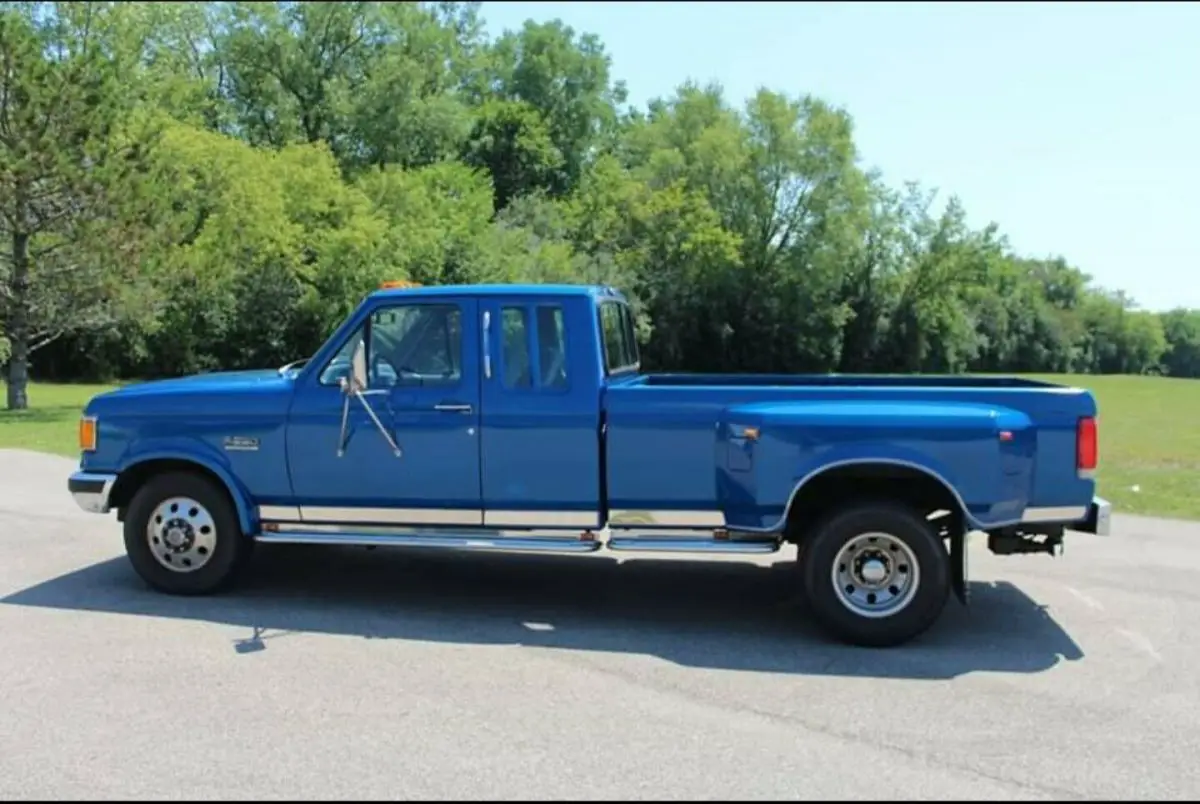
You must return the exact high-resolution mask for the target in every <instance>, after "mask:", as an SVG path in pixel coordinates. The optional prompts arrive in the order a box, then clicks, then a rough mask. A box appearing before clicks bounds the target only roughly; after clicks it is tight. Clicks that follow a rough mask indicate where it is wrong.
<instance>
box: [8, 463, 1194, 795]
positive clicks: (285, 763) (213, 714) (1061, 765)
mask: <svg viewBox="0 0 1200 804" xmlns="http://www.w3.org/2000/svg"><path fill="white" fill-rule="evenodd" d="M72 467H73V462H72V461H68V460H64V459H61V458H54V457H50V456H45V455H38V454H33V453H28V452H19V451H0V702H2V703H0V797H3V798H5V799H15V798H43V799H49V798H56V797H63V798H84V797H87V798H124V797H131V798H171V799H185V798H232V797H237V798H264V799H284V798H295V797H303V798H323V797H330V798H341V799H347V798H363V797H371V798H469V799H481V798H493V797H499V798H524V797H528V798H533V799H549V798H573V799H580V798H586V799H599V798H655V799H679V798H704V799H715V798H722V799H726V800H728V798H727V797H733V798H825V797H837V798H869V799H877V800H878V799H889V800H894V799H913V798H936V799H959V798H966V799H985V798H988V799H995V798H1009V799H1013V798H1021V799H1044V798H1053V799H1070V798H1145V799H1151V798H1157V799H1162V798H1173V799H1194V798H1195V797H1196V796H1197V795H1200V762H1197V758H1196V757H1197V750H1198V749H1200V672H1197V666H1198V665H1197V662H1200V618H1198V615H1200V585H1197V584H1196V583H1193V581H1194V580H1195V579H1196V578H1197V577H1200V576H1198V574H1197V571H1198V568H1200V524H1189V523H1180V522H1171V521H1165V520H1150V519H1140V518H1129V517H1120V516H1118V517H1116V519H1115V525H1114V534H1113V535H1112V536H1111V537H1109V538H1107V539H1103V538H1098V537H1094V536H1086V535H1082V534H1072V535H1071V536H1070V537H1069V541H1068V544H1067V549H1066V555H1065V556H1063V557H1061V558H1050V557H1047V556H1016V557H1008V558H999V557H995V556H992V555H990V554H989V553H987V551H986V549H985V548H984V546H983V545H982V544H977V545H975V546H974V547H973V549H972V554H971V571H972V575H973V582H972V587H971V594H972V605H971V608H970V609H963V608H962V607H960V606H959V605H958V604H957V602H952V603H951V604H950V605H949V607H948V609H947V611H946V614H945V616H944V617H943V618H942V620H941V622H940V623H939V624H938V626H936V627H935V629H934V630H933V631H931V632H930V633H929V634H928V635H927V636H926V637H924V638H923V639H921V640H920V641H918V642H916V643H913V644H910V645H908V646H905V647H902V648H899V649H893V650H889V651H869V650H862V649H852V648H847V647H843V646H839V645H835V644H831V643H829V642H828V641H826V640H824V639H823V638H822V637H821V636H820V635H819V634H818V633H817V632H816V631H815V630H814V629H813V627H812V626H811V625H810V624H809V623H808V622H806V620H805V617H804V613H803V610H802V609H799V608H797V606H798V604H796V603H795V602H794V600H793V590H792V578H791V575H790V571H791V563H790V560H791V556H790V555H783V556H773V557H768V558H766V559H755V558H745V559H741V558H739V559H720V560H679V559H677V558H671V559H667V558H638V559H622V560H620V561H618V560H616V559H615V558H613V557H612V555H613V554H608V555H605V554H603V553H601V554H598V555H593V556H586V557H577V556H570V557H567V556H564V557H558V556H536V557H530V556H520V555H498V554H450V553H434V552H418V551H412V550H409V551H401V550H383V549H381V550H376V551H366V550H361V549H329V548H303V547H301V548H296V547H275V548H274V549H263V550H260V551H259V553H258V554H257V555H256V557H255V565H254V567H253V568H252V571H251V573H250V574H249V576H248V577H247V578H246V580H245V582H244V583H243V585H242V586H240V587H239V588H238V589H237V590H235V591H233V592H230V593H227V594H225V595H223V596H219V597H212V598H203V599H179V598H170V597H166V596H162V595H158V594H155V593H153V592H151V591H148V590H147V589H146V588H144V587H143V585H142V584H141V583H140V581H139V580H138V579H137V577H136V576H135V575H134V574H133V571H132V570H131V569H130V568H129V567H128V565H127V563H126V561H125V558H124V555H123V552H122V546H121V537H120V527H119V525H118V524H117V523H116V521H115V519H114V518H112V517H111V516H110V517H99V516H95V515H89V514H84V513H83V512H81V511H79V510H78V509H77V508H76V507H75V505H74V503H73V502H72V501H71V499H70V496H69V495H68V494H67V492H66V487H65V484H66V477H67V475H68V474H69V473H70V471H71V469H72Z"/></svg>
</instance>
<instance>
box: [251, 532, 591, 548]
mask: <svg viewBox="0 0 1200 804" xmlns="http://www.w3.org/2000/svg"><path fill="white" fill-rule="evenodd" d="M254 541H256V542H262V543H265V544H325V545H344V546H347V547H440V548H450V549H455V550H516V551H520V552H532V553H537V552H545V553H555V552H567V553H593V552H595V551H596V550H599V549H600V542H599V541H597V540H590V541H583V540H580V539H565V538H553V537H551V538H536V537H526V538H521V537H507V536H503V537H497V538H488V537H486V536H467V535H463V536H428V535H416V534H399V533H348V532H339V533H329V532H324V533H322V532H319V531H318V532H314V531H286V530H276V531H266V532H263V533H259V534H258V535H257V536H255V537H254Z"/></svg>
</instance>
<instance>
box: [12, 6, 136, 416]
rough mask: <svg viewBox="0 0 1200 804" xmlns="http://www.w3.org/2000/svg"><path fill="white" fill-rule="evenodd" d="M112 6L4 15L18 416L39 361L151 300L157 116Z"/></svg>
mask: <svg viewBox="0 0 1200 804" xmlns="http://www.w3.org/2000/svg"><path fill="white" fill-rule="evenodd" d="M130 13H131V12H130V11H129V10H128V7H127V6H124V5H118V4H114V3H89V4H79V5H75V4H62V5H58V6H55V7H53V8H44V7H41V6H36V7H28V8H24V9H21V8H14V7H12V6H9V7H5V8H3V9H0V232H2V234H3V236H4V240H5V241H6V248H5V249H4V255H3V258H2V259H0V303H2V304H3V323H4V338H5V340H6V341H7V343H8V345H9V346H8V350H9V352H10V354H9V356H8V395H7V405H8V408H9V409H10V410H11V409H22V408H25V407H26V406H27V405H28V399H27V395H26V386H27V383H28V379H29V373H28V372H29V361H30V357H31V355H33V353H35V352H36V351H38V350H39V349H42V348H44V347H45V346H47V345H49V344H51V343H53V342H54V341H55V340H57V339H59V338H61V337H63V336H64V335H66V334H68V333H73V332H80V331H85V330H93V329H100V328H105V327H110V326H112V325H114V324H115V323H116V322H118V321H120V320H121V319H122V317H125V316H127V315H130V314H132V313H133V312H134V311H136V310H137V309H139V307H141V306H142V305H143V304H144V302H145V298H144V294H143V293H142V290H143V283H142V282H141V279H142V277H141V271H139V255H140V251H141V249H142V247H143V246H144V244H145V239H146V234H147V231H148V227H147V226H145V225H144V224H146V223H148V222H152V219H153V217H154V212H155V208H154V199H153V197H152V196H153V193H154V192H155V190H156V189H157V188H156V186H155V184H154V182H153V181H150V180H148V172H147V170H146V160H147V158H148V155H149V153H150V150H151V147H152V144H153V141H154V130H155V127H154V125H153V115H148V114H145V113H143V112H142V110H140V109H139V108H138V106H137V105H136V94H135V89H136V87H131V85H130V77H131V75H136V73H137V66H138V65H137V58H136V55H137V53H138V48H137V45H138V42H136V41H133V40H131V38H130V30H131V29H130V27H129V26H128V25H127V24H126V23H127V22H128V21H129V20H128V17H129V15H130Z"/></svg>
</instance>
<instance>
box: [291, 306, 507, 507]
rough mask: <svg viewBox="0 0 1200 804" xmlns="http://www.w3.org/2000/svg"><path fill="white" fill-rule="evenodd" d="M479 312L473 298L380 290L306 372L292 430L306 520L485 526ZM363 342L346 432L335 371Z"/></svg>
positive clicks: (296, 488)
mask: <svg viewBox="0 0 1200 804" xmlns="http://www.w3.org/2000/svg"><path fill="white" fill-rule="evenodd" d="M478 318H479V315H478V303H477V302H476V301H475V300H473V299H467V298H459V297H449V296H447V297H427V298H421V299H408V300H397V301H391V300H381V301H380V303H379V305H378V306H377V307H375V308H374V309H373V310H372V311H371V312H370V314H369V315H368V317H367V318H366V319H365V320H364V324H363V326H361V327H359V328H358V329H356V330H355V331H354V332H353V334H351V335H350V337H349V338H348V339H347V341H346V342H345V343H344V344H343V345H342V347H341V349H340V350H339V351H338V353H337V354H336V355H335V356H334V357H333V358H332V359H331V360H330V361H329V362H328V363H327V364H326V365H325V366H321V367H319V368H317V370H315V371H314V372H312V373H311V374H309V375H307V376H306V378H305V381H304V385H303V387H300V388H297V390H296V395H295V399H294V401H293V404H292V410H291V414H290V418H289V425H288V434H287V445H288V467H289V469H290V472H291V479H292V489H293V492H294V494H295V497H296V500H297V505H298V506H300V516H301V519H302V520H304V521H306V522H346V523H349V522H360V523H373V524H388V525H413V526H420V525H480V524H482V521H483V514H482V502H481V489H480V479H479V469H480V464H479V444H480V439H479V417H480V386H479V349H478V342H479V337H480V335H479V325H478ZM360 341H362V342H363V343H364V344H365V346H366V365H367V377H368V383H367V390H366V392H365V393H364V395H363V397H362V398H361V399H359V398H355V397H353V396H352V397H351V398H350V400H349V409H348V411H347V414H346V425H345V428H344V438H343V426H342V417H343V405H344V403H345V401H346V395H345V394H344V393H343V391H342V389H341V387H340V384H339V380H340V379H341V378H344V377H346V376H348V374H349V371H350V362H351V357H352V355H353V352H354V349H355V347H356V346H357V345H358V343H359V342H360ZM364 402H365V403H366V405H369V406H370V409H371V411H373V412H374V413H375V416H376V418H377V419H378V422H376V421H375V420H373V419H372V417H371V415H370V411H368V410H367V407H366V405H364ZM381 428H382V429H383V430H384V431H386V433H387V434H388V435H390V436H391V437H392V439H393V440H394V442H395V444H396V445H397V446H398V447H399V449H400V455H399V456H397V455H396V453H395V451H394V450H393V448H392V445H391V444H390V443H389V441H388V439H387V438H386V437H385V436H384V434H383V433H382V432H381ZM339 448H341V452H342V454H341V455H340V456H339Z"/></svg>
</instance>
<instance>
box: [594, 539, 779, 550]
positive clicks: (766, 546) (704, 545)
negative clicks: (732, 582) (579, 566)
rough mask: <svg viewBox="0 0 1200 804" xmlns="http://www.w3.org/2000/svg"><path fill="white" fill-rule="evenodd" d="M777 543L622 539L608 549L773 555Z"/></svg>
mask: <svg viewBox="0 0 1200 804" xmlns="http://www.w3.org/2000/svg"><path fill="white" fill-rule="evenodd" d="M779 546H780V544H779V542H777V541H769V542H768V541H734V540H729V539H720V540H717V539H651V538H623V537H617V538H613V539H609V540H608V549H609V550H616V551H618V552H623V553H633V552H638V553H640V552H646V553H775V552H778V550H779Z"/></svg>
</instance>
